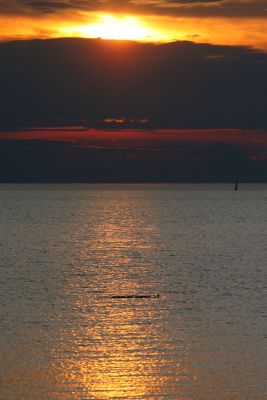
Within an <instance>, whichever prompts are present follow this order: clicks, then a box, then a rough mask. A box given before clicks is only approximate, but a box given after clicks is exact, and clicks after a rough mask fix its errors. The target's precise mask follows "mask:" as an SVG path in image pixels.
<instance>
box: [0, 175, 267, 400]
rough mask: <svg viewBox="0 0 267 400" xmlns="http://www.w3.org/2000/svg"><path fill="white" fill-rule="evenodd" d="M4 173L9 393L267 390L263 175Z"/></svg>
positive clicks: (4, 376)
mask: <svg viewBox="0 0 267 400" xmlns="http://www.w3.org/2000/svg"><path fill="white" fill-rule="evenodd" d="M233 189H234V185H233V184H218V185H217V184H209V185H206V184H194V185H193V184H183V185H181V184H177V185H176V184H172V185H171V184H170V185H167V184H166V185H156V184H155V185H149V184H147V185H145V184H143V185H134V184H131V185H128V184H121V185H120V184H117V185H112V184H110V185H101V184H99V185H90V184H76V185H75V184H73V185H72V184H51V185H46V184H43V185H38V184H31V185H26V184H18V185H16V184H2V185H0V399H1V400H87V399H88V400H89V399H90V400H91V399H92V400H93V399H115V400H119V399H127V400H131V399H133V400H137V399H138V400H146V399H163V400H164V399H175V400H265V399H266V398H267V379H266V378H267V377H266V371H267V351H266V350H267V332H266V331H267V324H266V321H267V319H266V314H267V312H266V311H267V310H266V304H267V273H266V260H267V185H256V184H254V185H249V184H242V183H241V184H240V185H239V190H238V191H234V190H233Z"/></svg>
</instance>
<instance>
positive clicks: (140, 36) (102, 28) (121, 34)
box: [68, 15, 160, 41]
mask: <svg viewBox="0 0 267 400" xmlns="http://www.w3.org/2000/svg"><path fill="white" fill-rule="evenodd" d="M68 32H69V33H71V34H72V35H73V34H74V35H75V36H81V37H88V38H101V39H115V40H138V41H155V40H160V37H159V35H158V33H157V32H155V31H154V30H152V29H150V28H147V27H145V26H144V25H143V24H142V23H141V22H140V21H139V20H138V18H136V17H130V16H125V17H114V16H112V15H102V16H101V17H100V19H99V22H96V23H94V24H89V25H85V26H79V27H75V28H71V29H68Z"/></svg>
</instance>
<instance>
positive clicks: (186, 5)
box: [0, 0, 267, 18]
mask: <svg viewBox="0 0 267 400" xmlns="http://www.w3.org/2000/svg"><path fill="white" fill-rule="evenodd" d="M266 9H267V6H266V0H147V1H146V0H144V1H140V0H126V1H121V0H105V1H103V0H91V1H90V0H88V1H86V0H57V1H52V0H51V1H49V0H47V1H39V0H36V1H34V0H0V13H1V14H14V15H20V14H22V15H23V14H26V13H32V14H35V15H40V14H47V13H60V12H64V11H67V10H76V11H77V12H79V11H80V12H86V11H87V12H92V11H94V12H98V11H108V12H129V13H135V14H142V15H151V14H152V15H170V16H191V17H208V16H218V17H229V18H232V17H239V18H251V17H258V18H265V17H266V16H267V12H266Z"/></svg>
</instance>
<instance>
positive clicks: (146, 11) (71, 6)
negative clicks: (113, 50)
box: [0, 0, 267, 50]
mask: <svg viewBox="0 0 267 400" xmlns="http://www.w3.org/2000/svg"><path fill="white" fill-rule="evenodd" d="M53 37H86V38H90V37H94V38H97V37H101V38H107V39H133V40H138V41H148V42H149V41H156V42H159V41H160V42H166V41H173V40H193V41H195V42H208V43H214V44H232V45H240V44H241V45H250V46H255V47H257V48H260V49H264V50H267V2H266V0H143V1H141V0H128V1H127V0H123V1H122V0H54V1H49V0H47V1H41V0H40V1H39V0H0V40H2V41H6V40H12V39H29V38H53Z"/></svg>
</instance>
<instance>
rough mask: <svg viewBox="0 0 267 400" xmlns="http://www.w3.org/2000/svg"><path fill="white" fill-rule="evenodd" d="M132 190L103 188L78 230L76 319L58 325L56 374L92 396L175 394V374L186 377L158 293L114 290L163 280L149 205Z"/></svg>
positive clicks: (150, 288) (73, 286)
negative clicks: (110, 193)
mask: <svg viewBox="0 0 267 400" xmlns="http://www.w3.org/2000/svg"><path fill="white" fill-rule="evenodd" d="M133 197H134V196H133V195H132V196H131V199H129V198H128V195H127V194H125V195H123V194H122V193H120V194H119V196H115V197H114V198H111V197H110V198H109V196H108V194H107V193H106V194H103V200H102V201H100V203H101V204H99V208H98V209H96V210H95V213H94V220H93V221H92V210H90V211H89V214H88V217H89V216H90V219H87V216H86V215H84V217H83V219H84V224H83V225H82V227H81V229H80V230H79V231H78V232H77V236H76V241H77V242H76V244H77V251H79V259H80V268H79V270H78V271H76V274H77V279H73V278H72V280H71V282H70V286H69V287H68V288H67V290H69V291H70V292H71V293H72V294H73V293H75V296H74V299H73V301H75V304H74V308H75V310H76V311H75V312H76V313H77V320H76V324H75V325H74V326H73V327H72V331H71V338H70V331H69V330H66V331H62V333H61V338H60V343H61V344H62V345H63V347H64V346H65V345H66V343H68V345H67V347H68V346H71V348H70V349H63V355H64V354H66V351H67V354H70V356H69V357H64V356H63V358H62V360H61V365H62V370H61V375H59V380H61V381H67V382H73V387H72V391H74V392H75V393H79V396H81V398H82V394H83V393H87V395H89V396H91V397H89V398H97V399H120V398H121V399H144V398H146V397H150V398H151V397H152V398H153V396H164V391H165V390H166V388H167V390H168V391H169V392H172V391H173V392H175V395H176V398H177V399H178V398H179V397H180V396H179V389H178V387H179V385H177V381H178V380H186V379H188V374H187V373H186V371H183V368H182V367H181V366H180V365H177V360H176V358H175V357H173V354H174V353H175V352H176V351H177V348H176V345H175V344H174V343H172V342H171V340H170V338H169V336H168V334H169V333H168V326H166V325H165V322H164V315H163V313H164V309H163V307H162V306H161V303H160V301H159V299H158V298H151V299H114V298H112V295H114V294H118V293H119V294H125V295H127V294H129V293H130V294H132V293H134V294H144V293H149V294H154V293H157V292H158V285H159V283H160V275H159V270H158V266H157V254H158V251H159V249H160V243H159V234H158V231H157V228H156V227H155V225H153V223H151V224H150V223H149V222H146V223H145V222H144V221H145V219H144V213H146V220H147V221H148V220H149V219H150V218H149V215H148V214H149V213H151V221H152V220H153V215H152V214H153V211H152V208H151V210H150V211H149V209H145V210H144V209H143V208H142V207H138V199H134V198H133ZM130 200H131V201H130ZM129 201H130V202H129ZM111 210H112V212H111ZM85 283H86V284H85ZM66 295H68V293H66ZM180 346H181V343H180ZM61 354H62V350H61ZM77 388H79V389H77ZM77 390H78V392H77ZM79 391H80V392H79ZM85 398H87V397H85Z"/></svg>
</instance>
